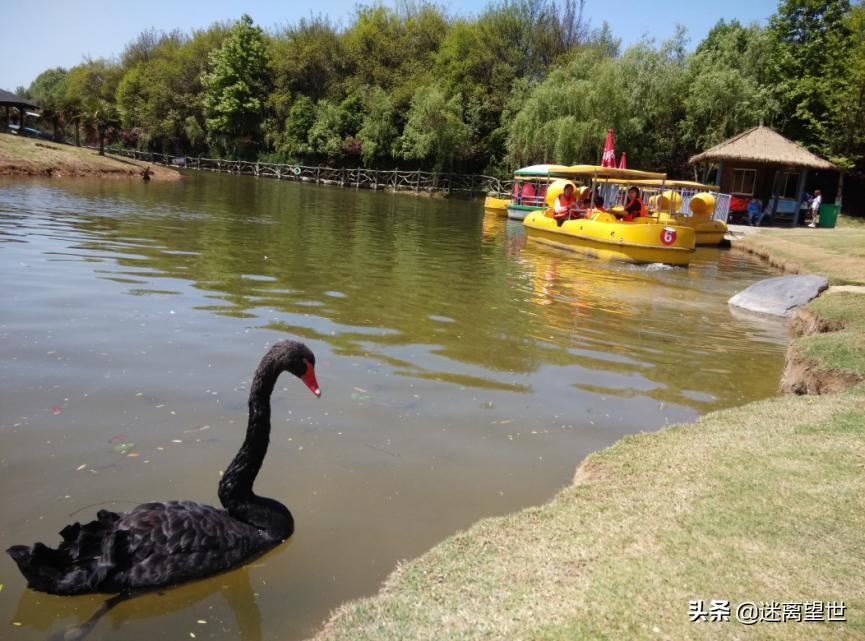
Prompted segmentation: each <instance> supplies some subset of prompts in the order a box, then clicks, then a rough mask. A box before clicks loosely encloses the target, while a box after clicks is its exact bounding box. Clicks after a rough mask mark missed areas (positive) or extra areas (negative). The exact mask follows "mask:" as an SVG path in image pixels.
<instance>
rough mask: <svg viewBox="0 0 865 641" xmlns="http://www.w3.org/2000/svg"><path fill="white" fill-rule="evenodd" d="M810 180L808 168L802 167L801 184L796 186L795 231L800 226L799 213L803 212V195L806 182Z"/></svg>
mask: <svg viewBox="0 0 865 641" xmlns="http://www.w3.org/2000/svg"><path fill="white" fill-rule="evenodd" d="M807 180H808V168H807V167H802V171H801V172H800V173H799V184H798V185H796V209H794V210H793V229H795V228H796V227H798V226H799V212H800V211H801V210H802V195H803V194H804V193H805V182H806V181H807Z"/></svg>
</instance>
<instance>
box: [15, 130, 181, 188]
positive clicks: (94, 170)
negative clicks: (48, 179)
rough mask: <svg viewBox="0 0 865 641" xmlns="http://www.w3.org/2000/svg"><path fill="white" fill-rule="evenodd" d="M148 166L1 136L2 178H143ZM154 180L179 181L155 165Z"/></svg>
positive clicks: (143, 163)
mask: <svg viewBox="0 0 865 641" xmlns="http://www.w3.org/2000/svg"><path fill="white" fill-rule="evenodd" d="M148 166H150V165H149V164H148V163H145V162H140V161H137V160H130V159H129V158H120V157H117V156H100V155H99V154H98V153H97V152H96V151H95V150H93V149H84V148H81V147H74V146H72V145H63V144H60V143H55V142H50V141H47V140H36V139H33V138H25V137H23V136H13V135H11V134H0V176H3V175H7V176H93V177H100V178H140V177H141V172H142V171H144V169H145V167H148ZM150 167H151V172H152V178H153V179H154V180H177V179H179V178H180V174H179V173H178V172H177V171H174V170H172V169H168V168H166V167H160V166H158V165H153V166H150Z"/></svg>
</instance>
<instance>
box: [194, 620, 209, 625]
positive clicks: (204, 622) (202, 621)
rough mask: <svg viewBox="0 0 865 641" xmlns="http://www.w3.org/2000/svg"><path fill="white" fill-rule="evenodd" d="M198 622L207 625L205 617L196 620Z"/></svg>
mask: <svg viewBox="0 0 865 641" xmlns="http://www.w3.org/2000/svg"><path fill="white" fill-rule="evenodd" d="M196 623H200V624H201V625H206V624H207V621H205V620H204V619H199V620H198V621H196Z"/></svg>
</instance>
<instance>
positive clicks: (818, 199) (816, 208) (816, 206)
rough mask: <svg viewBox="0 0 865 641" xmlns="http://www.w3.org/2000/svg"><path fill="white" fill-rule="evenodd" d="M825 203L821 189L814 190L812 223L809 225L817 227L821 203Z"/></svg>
mask: <svg viewBox="0 0 865 641" xmlns="http://www.w3.org/2000/svg"><path fill="white" fill-rule="evenodd" d="M822 204H823V196H822V195H821V194H820V190H819V189H815V190H814V197H813V198H812V199H811V223H810V224H809V225H808V227H816V226H817V219H818V218H819V217H820V205H822Z"/></svg>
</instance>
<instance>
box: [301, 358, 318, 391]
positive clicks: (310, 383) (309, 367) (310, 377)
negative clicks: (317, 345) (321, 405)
mask: <svg viewBox="0 0 865 641" xmlns="http://www.w3.org/2000/svg"><path fill="white" fill-rule="evenodd" d="M300 380H302V381H303V382H304V383H305V384H306V386H307V387H308V388H309V389H310V390H311V391H312V393H313V394H315V395H316V396H317V397H318V398H321V390H320V389H319V388H318V381H317V380H315V365H313V364H312V363H310V362H309V361H306V373H305V374H304V375H303V376H301V377H300Z"/></svg>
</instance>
